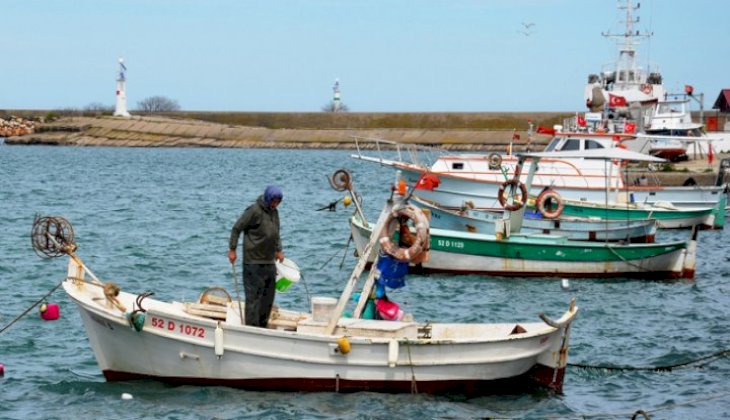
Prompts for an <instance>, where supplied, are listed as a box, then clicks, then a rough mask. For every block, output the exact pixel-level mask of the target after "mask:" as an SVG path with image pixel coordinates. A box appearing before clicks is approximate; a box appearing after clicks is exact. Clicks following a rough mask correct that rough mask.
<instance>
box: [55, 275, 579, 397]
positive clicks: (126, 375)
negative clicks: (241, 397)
mask: <svg viewBox="0 0 730 420" xmlns="http://www.w3.org/2000/svg"><path fill="white" fill-rule="evenodd" d="M70 277H72V278H78V275H75V276H70ZM64 289H65V290H66V292H67V293H68V295H69V296H70V298H71V299H72V300H73V301H74V302H75V303H76V304H77V306H78V309H79V312H80V314H81V319H82V321H83V324H84V327H85V329H86V332H87V334H88V337H89V341H90V343H91V347H92V349H93V351H94V355H95V357H96V360H97V362H98V364H99V367H100V368H101V371H102V372H103V374H104V377H105V378H106V379H107V380H108V381H126V380H131V379H142V378H151V379H156V380H160V381H165V382H170V383H176V384H195V385H222V386H231V387H238V388H244V389H250V390H267V391H328V392H358V391H377V392H388V393H401V392H404V393H408V392H414V391H415V392H419V393H433V394H463V395H466V396H470V397H471V396H479V395H485V394H491V393H503V392H510V393H512V392H525V391H532V390H535V389H541V388H546V389H550V390H553V391H556V392H560V391H561V389H562V384H563V378H564V374H565V367H566V358H567V342H568V337H569V331H570V322H567V321H566V320H570V321H572V318H573V316H575V313H577V308H574V307H571V313H570V314H568V313H566V315H564V316H563V318H561V320H560V321H559V322H561V326H560V327H559V328H555V327H551V326H549V325H547V324H544V323H520V324H519V325H521V326H522V327H524V329H525V330H526V332H525V333H518V334H510V331H512V330H513V329H514V328H515V326H516V325H517V324H436V323H434V324H415V323H412V322H410V323H408V322H396V321H376V320H360V319H358V320H354V319H341V320H340V323H342V325H340V324H339V323H338V327H337V329H336V331H335V333H334V334H325V333H324V331H325V328H326V324H327V323H326V322H315V321H314V320H313V319H312V318H311V315H309V314H307V315H306V316H301V317H299V321H298V322H295V324H294V326H291V325H289V326H287V327H286V328H283V327H281V326H280V325H279V326H278V327H277V324H272V322H273V321H270V325H269V328H255V327H249V326H245V325H241V324H240V320H239V319H238V316H237V311H230V310H229V316H228V317H227V319H226V320H221V321H216V320H212V319H208V318H204V317H200V316H194V315H191V314H189V313H186V312H184V311H183V310H182V309H181V307H182V304H175V303H173V304H169V303H164V302H160V301H154V300H151V299H147V300H144V307H145V308H146V313H145V320H144V325H143V327H142V329H141V331H137V330H135V329H133V328H130V325H129V323H128V322H127V320H126V318H125V316H124V315H123V314H122V313H121V312H120V311H119V310H117V309H116V308H114V307H112V306H109V305H106V304H105V302H104V295H103V292H102V291H101V290H100V288H95V287H90V286H88V285H84V284H83V283H80V282H77V281H70V280H68V281H66V282H65V283H64ZM136 298H137V296H136V295H131V294H129V293H125V292H122V293H121V294H120V295H119V300H120V301H121V302H123V303H124V304H125V305H127V306H128V307H131V305H132V304H133V302H134V301H135V299H136ZM231 315H232V316H231ZM272 325H273V326H272ZM424 328H425V329H427V331H428V334H426V335H424V334H425V333H424V332H423V329H424ZM461 334H466V336H461ZM345 335H346V336H347V337H348V339H349V343H350V345H351V349H350V350H349V352H348V353H347V354H343V352H341V351H339V350H338V348H339V347H338V342H337V340H338V338H340V337H342V336H345Z"/></svg>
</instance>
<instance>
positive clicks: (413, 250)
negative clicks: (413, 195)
mask: <svg viewBox="0 0 730 420" xmlns="http://www.w3.org/2000/svg"><path fill="white" fill-rule="evenodd" d="M401 217H405V218H407V219H409V220H411V221H413V225H414V226H415V228H416V235H415V240H414V241H413V243H412V244H411V246H409V247H408V248H401V247H399V246H398V244H396V243H394V242H393V234H394V233H395V231H396V229H397V228H398V227H399V225H400V222H399V220H398V219H400V218H401ZM429 240H430V238H429V234H428V219H427V218H426V215H425V214H423V211H422V210H421V209H419V208H418V207H415V206H413V205H411V204H408V205H406V206H404V207H400V208H396V209H393V211H391V212H390V214H389V215H388V218H387V219H386V221H385V227H384V228H383V230H382V231H381V232H380V237H379V238H378V241H379V242H380V249H381V250H382V251H383V252H385V253H386V254H388V255H390V256H391V257H393V258H395V259H397V260H399V261H413V260H415V259H416V258H417V257H419V256H420V255H421V254H422V253H423V252H424V251H428V249H429Z"/></svg>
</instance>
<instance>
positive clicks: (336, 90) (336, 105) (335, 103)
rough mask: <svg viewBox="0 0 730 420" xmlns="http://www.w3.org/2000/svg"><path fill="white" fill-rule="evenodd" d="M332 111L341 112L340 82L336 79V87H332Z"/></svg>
mask: <svg viewBox="0 0 730 420" xmlns="http://www.w3.org/2000/svg"><path fill="white" fill-rule="evenodd" d="M332 91H333V96H332V111H333V112H340V80H339V79H335V85H334V86H333V87H332Z"/></svg>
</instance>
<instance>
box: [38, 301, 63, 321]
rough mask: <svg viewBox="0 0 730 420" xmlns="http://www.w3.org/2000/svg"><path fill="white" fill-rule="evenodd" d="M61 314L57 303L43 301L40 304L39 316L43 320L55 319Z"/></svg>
mask: <svg viewBox="0 0 730 420" xmlns="http://www.w3.org/2000/svg"><path fill="white" fill-rule="evenodd" d="M60 315H61V310H60V308H59V307H58V304H57V303H44V304H42V305H41V318H43V320H45V321H55V320H57V319H58V317H59V316H60Z"/></svg>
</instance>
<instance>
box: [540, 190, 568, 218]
mask: <svg viewBox="0 0 730 420" xmlns="http://www.w3.org/2000/svg"><path fill="white" fill-rule="evenodd" d="M551 202H554V203H555V204H556V205H557V207H556V208H555V210H551V207H552V206H551V205H550V203H551ZM536 203H537V209H538V210H539V211H540V213H542V215H543V216H544V217H546V218H548V219H555V218H557V217H559V216H560V215H561V214H562V213H563V209H564V208H565V203H563V198H562V197H561V196H560V194H558V192H557V191H555V190H545V191H543V192H541V193H540V195H538V196H537V200H536Z"/></svg>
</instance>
